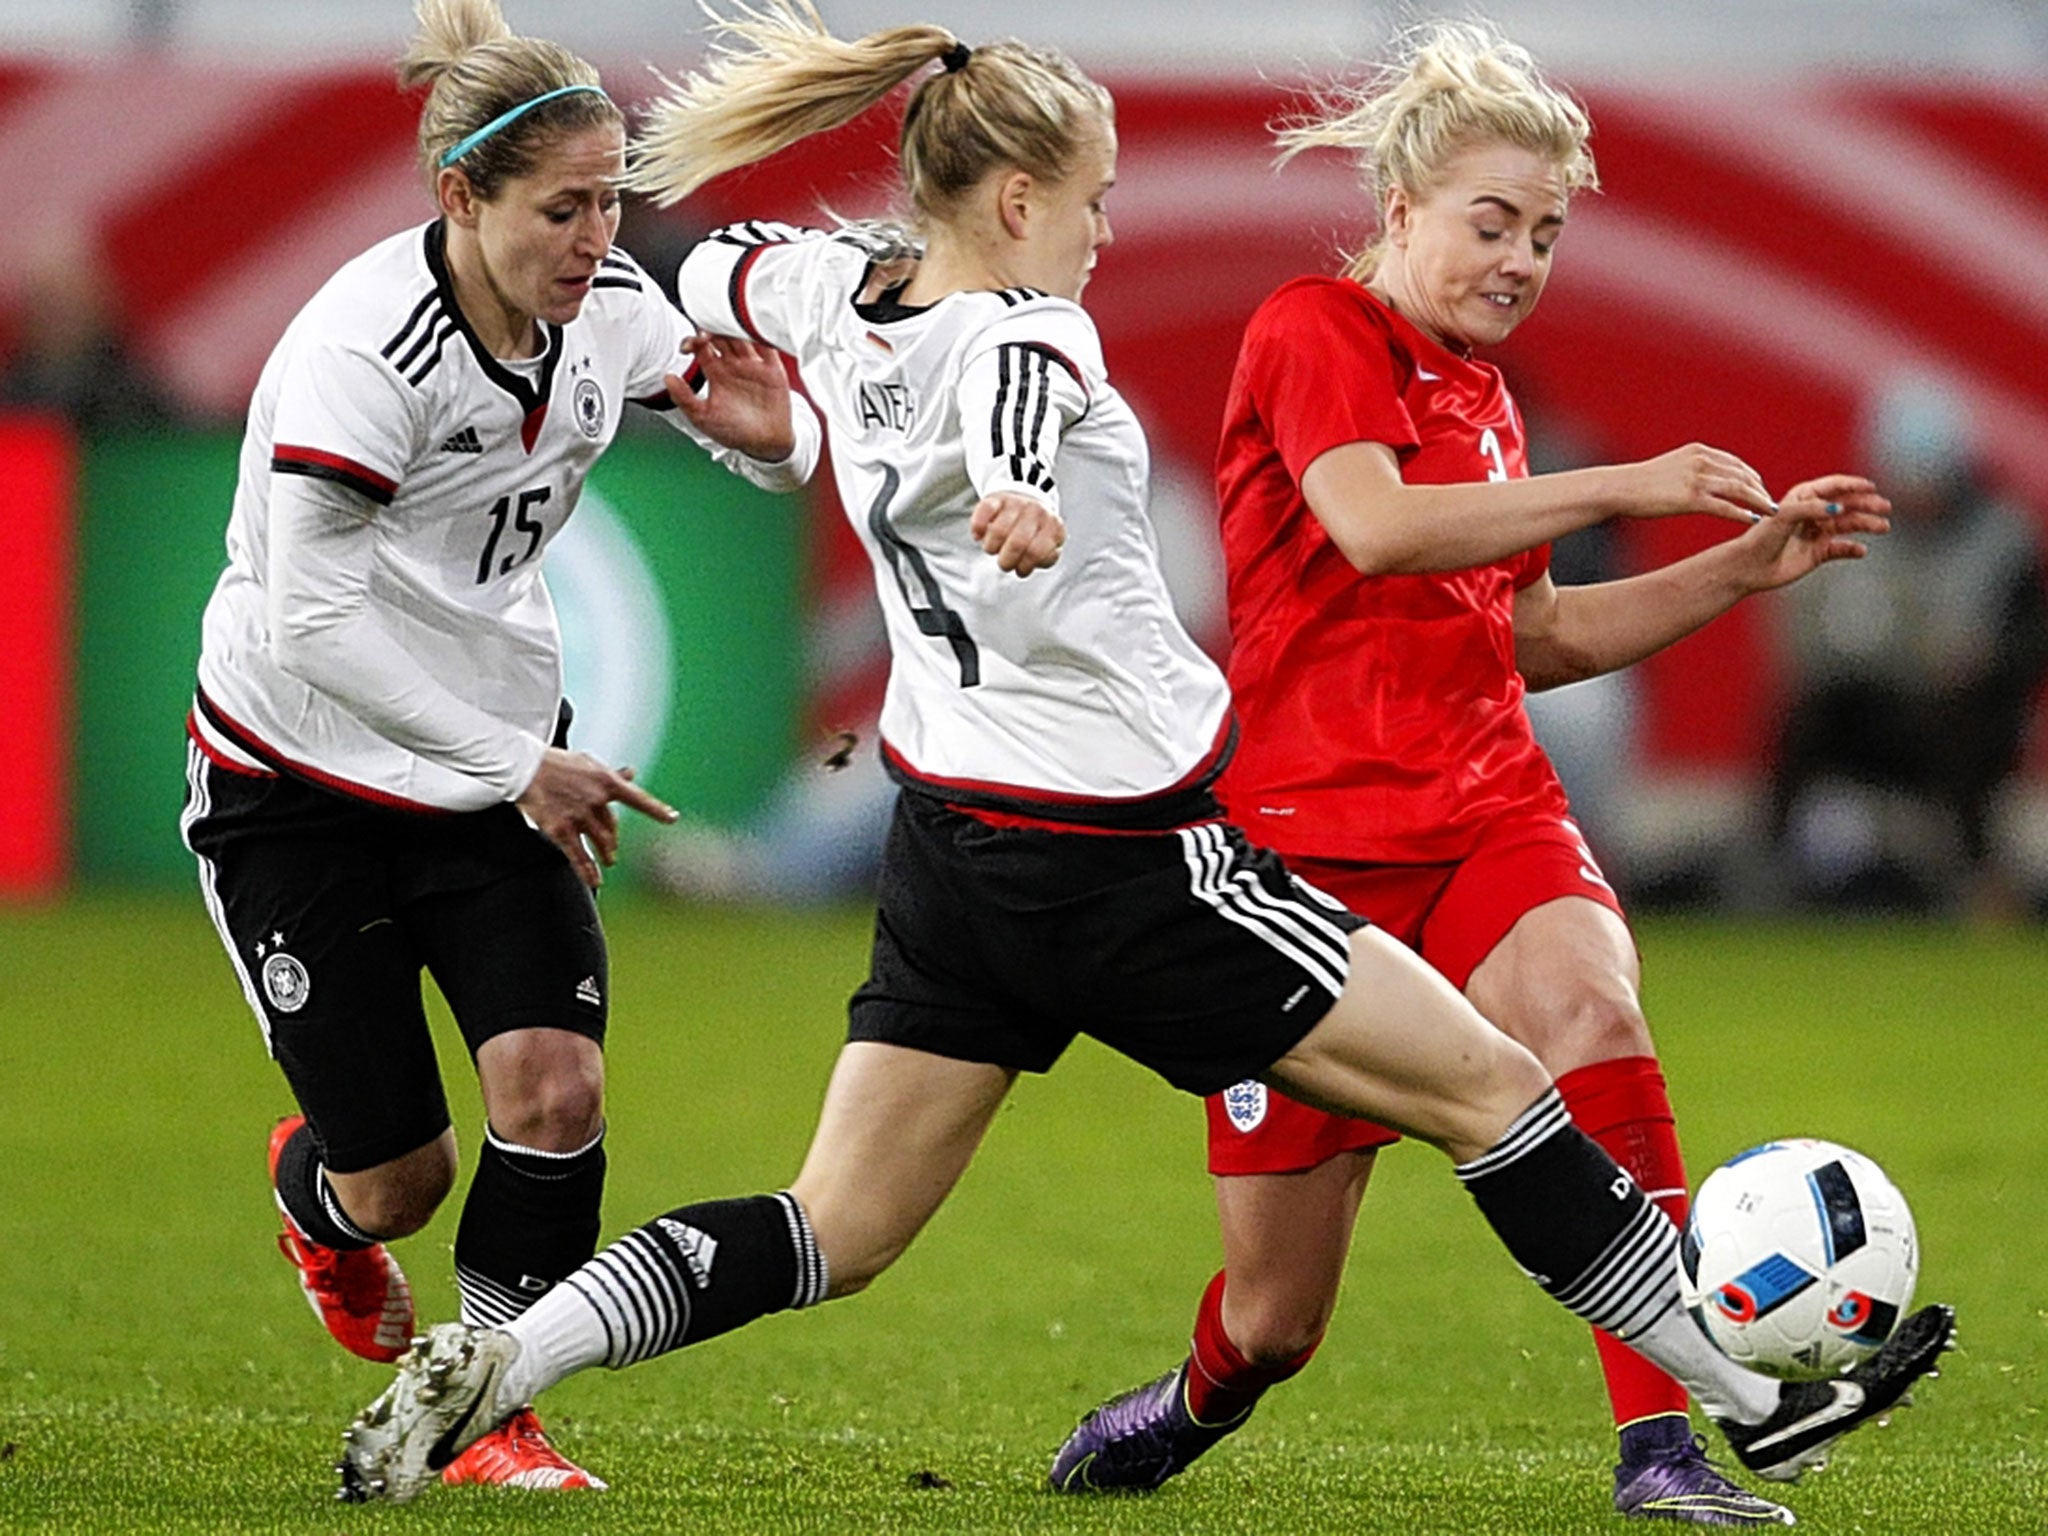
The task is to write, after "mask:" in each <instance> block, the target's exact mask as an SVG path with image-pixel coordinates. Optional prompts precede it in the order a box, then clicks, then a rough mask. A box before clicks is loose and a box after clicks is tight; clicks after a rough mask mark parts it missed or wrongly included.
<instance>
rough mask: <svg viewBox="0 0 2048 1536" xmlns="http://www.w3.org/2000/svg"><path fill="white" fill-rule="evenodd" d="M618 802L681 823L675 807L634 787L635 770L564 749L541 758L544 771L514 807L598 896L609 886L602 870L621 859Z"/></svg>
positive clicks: (550, 750) (539, 771) (537, 771)
mask: <svg viewBox="0 0 2048 1536" xmlns="http://www.w3.org/2000/svg"><path fill="white" fill-rule="evenodd" d="M615 802H616V803H617V804H619V805H625V806H630V807H631V808H632V809H634V810H636V811H638V812H640V814H641V815H643V816H651V817H653V818H654V819H655V820H656V821H660V822H672V821H674V820H675V819H676V813H675V810H674V808H673V807H671V806H668V805H666V804H664V803H663V802H661V801H660V800H657V799H655V798H654V796H652V795H650V794H649V793H648V792H647V791H646V790H644V789H642V788H641V787H640V786H639V785H638V784H635V783H634V782H633V770H632V769H631V768H619V769H612V768H608V767H606V766H605V765H604V764H603V763H601V762H599V761H598V760H597V759H596V758H594V757H592V756H591V755H590V754H589V753H588V752H569V751H565V750H563V749H562V748H560V747H549V748H548V749H547V751H546V752H544V753H543V754H542V755H541V760H540V767H539V768H537V769H535V770H534V775H533V779H532V781H531V782H530V783H528V784H527V786H526V788H525V789H524V790H522V791H521V792H520V794H519V798H518V799H517V800H516V801H515V802H514V804H516V805H517V806H518V807H519V809H520V810H522V811H524V812H525V813H526V816H527V819H528V820H530V821H531V822H532V823H533V824H534V825H535V826H536V827H538V828H539V829H540V831H541V834H542V836H544V837H546V838H547V840H548V841H549V842H551V843H553V844H554V845H555V846H556V847H557V848H559V849H561V850H562V852H563V853H564V854H565V855H566V856H567V857H568V860H569V862H570V863H571V864H573V865H574V866H575V867H576V873H577V874H579V875H581V876H582V877H583V883H584V884H585V885H587V886H589V887H590V888H591V889H592V890H596V889H597V888H598V887H599V886H600V885H602V884H603V883H604V870H603V869H600V868H599V866H600V865H603V866H604V867H605V868H609V867H610V866H611V865H612V864H613V863H614V862H615V861H616V860H617V858H618V856H619V818H618V814H617V813H616V812H615V811H613V809H612V806H613V804H614V803H615ZM593 855H595V857H593Z"/></svg>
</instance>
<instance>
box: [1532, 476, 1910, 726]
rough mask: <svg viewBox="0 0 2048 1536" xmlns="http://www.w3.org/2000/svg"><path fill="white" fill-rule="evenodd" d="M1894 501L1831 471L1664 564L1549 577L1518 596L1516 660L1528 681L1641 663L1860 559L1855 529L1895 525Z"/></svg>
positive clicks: (1555, 682) (1575, 678)
mask: <svg viewBox="0 0 2048 1536" xmlns="http://www.w3.org/2000/svg"><path fill="white" fill-rule="evenodd" d="M1890 512H1891V503H1890V502H1888V501H1886V500H1885V498H1884V497H1883V496H1881V495H1879V494H1878V490H1877V487H1876V486H1875V485H1873V484H1872V483H1871V482H1870V481H1868V480H1865V479H1862V478H1861V477H1859V476H1856V475H1824V476H1822V477H1821V478H1819V479H1817V480H1808V481H1804V482H1802V483H1800V484H1799V485H1796V486H1794V487H1793V488H1792V489H1791V490H1789V491H1787V492H1786V493H1785V499H1784V501H1783V502H1782V503H1780V505H1779V510H1778V512H1777V514H1776V515H1775V516H1772V517H1766V518H1763V519H1760V520H1759V521H1757V522H1755V523H1753V524H1751V526H1750V527H1749V528H1748V529H1747V530H1746V531H1744V532H1743V533H1742V535H1741V536H1740V537H1738V538H1733V539H1728V540H1725V541H1724V542H1722V543H1720V544H1716V545H1714V546H1712V547H1711V548H1708V549H1703V550H1701V551H1700V552H1699V553H1698V554H1695V555H1690V556H1687V557H1686V558H1685V559H1683V560H1677V561H1673V562H1672V563H1671V564H1670V565H1667V566H1663V567H1661V568H1660V569H1658V570H1654V571H1647V572H1645V573H1644V574H1643V575H1641V576H1631V577H1629V578H1627V579H1626V580H1623V581H1607V582H1599V583H1597V584H1594V585H1590V586H1582V587H1557V586H1554V585H1553V584H1552V583H1551V581H1550V578H1549V577H1548V576H1545V577H1543V578H1541V579H1540V580H1538V581H1536V582H1534V583H1532V584H1531V585H1530V586H1529V587H1527V588H1525V589H1524V590H1523V591H1522V592H1521V593H1520V594H1518V595H1517V597H1516V599H1515V665H1516V666H1517V668H1519V669H1520V671H1521V673H1522V676H1523V678H1524V679H1525V680H1526V681H1527V683H1528V685H1529V687H1530V688H1531V689H1535V690H1541V689H1545V688H1556V687H1559V686H1562V685H1563V684H1565V683H1576V682H1581V681H1583V680H1584V679H1586V678H1589V677H1597V676H1599V675H1600V674H1601V673H1603V672H1613V671H1616V670H1618V669H1619V668H1622V667H1626V666H1630V665H1632V664H1633V663H1635V662H1638V661H1641V660H1642V659H1643V658H1644V657H1645V656H1649V655H1653V654H1655V653H1656V652H1658V651H1661V650H1662V649H1664V647H1665V646H1667V645H1670V644H1671V643H1672V642H1673V641H1676V640H1680V639H1683V638H1684V637H1685V636H1687V635H1689V634H1691V633H1692V632H1693V631H1694V630H1696V629H1698V628H1700V627H1701V626H1702V625H1704V624H1706V623H1708V622H1709V621H1710V620H1712V619H1714V618H1716V617H1718V616H1719V615H1721V614H1723V613H1726V612H1727V611H1728V610H1729V609H1730V608H1732V607H1734V606H1735V604H1737V603H1739V602H1740V601H1742V599H1743V598H1745V597H1748V596H1750V595H1751V594H1753V593H1757V592H1768V591H1771V590H1772V589H1774V588H1777V587H1782V586H1786V585H1788V584H1790V583H1791V582H1794V581H1797V580H1799V579H1800V578H1801V577H1802V576H1806V575H1809V574H1810V573H1812V572H1814V571H1816V570H1819V569H1820V567H1821V566H1823V565H1827V564H1829V563H1830V562H1832V561H1836V560H1855V559H1859V558H1861V557H1862V555H1863V546H1862V545H1861V544H1860V543H1858V542H1857V539H1856V537H1855V536H1858V535H1861V536H1870V535H1876V534H1881V533H1884V532H1886V531H1887V530H1888V529H1889V528H1890V527H1891V521H1890V516H1889V514H1890Z"/></svg>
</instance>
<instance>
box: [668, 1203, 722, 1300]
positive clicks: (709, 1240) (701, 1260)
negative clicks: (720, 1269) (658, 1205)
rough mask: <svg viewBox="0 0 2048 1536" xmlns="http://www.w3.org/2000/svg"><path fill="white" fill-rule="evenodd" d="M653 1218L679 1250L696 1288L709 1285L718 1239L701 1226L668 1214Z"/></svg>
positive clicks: (699, 1288)
mask: <svg viewBox="0 0 2048 1536" xmlns="http://www.w3.org/2000/svg"><path fill="white" fill-rule="evenodd" d="M654 1220H655V1224H656V1225H657V1226H659V1227H660V1228H661V1230H662V1231H663V1232H665V1233H667V1234H668V1239H669V1241H670V1242H672V1243H674V1244H675V1245H676V1247H677V1249H678V1250H679V1251H680V1254H681V1257H682V1261H683V1265H684V1267H685V1268H687V1269H688V1270H689V1271H690V1278H691V1279H693V1280H694V1281H696V1282H697V1289H698V1290H700V1291H701V1290H703V1289H704V1288H705V1287H707V1286H709V1285H710V1284H711V1265H712V1263H713V1262H714V1261H715V1260H716V1259H717V1258H718V1239H717V1238H715V1237H713V1236H712V1235H711V1234H710V1233H709V1232H706V1231H704V1230H703V1229H702V1228H701V1227H693V1226H691V1225H690V1224H689V1223H687V1222H682V1221H677V1220H675V1219H674V1218H673V1217H670V1216H657V1217H655V1219H654Z"/></svg>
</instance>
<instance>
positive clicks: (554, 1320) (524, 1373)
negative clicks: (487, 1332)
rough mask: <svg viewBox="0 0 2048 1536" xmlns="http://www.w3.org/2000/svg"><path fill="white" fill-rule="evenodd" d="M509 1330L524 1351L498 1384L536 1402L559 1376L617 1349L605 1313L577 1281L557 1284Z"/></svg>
mask: <svg viewBox="0 0 2048 1536" xmlns="http://www.w3.org/2000/svg"><path fill="white" fill-rule="evenodd" d="M504 1331H505V1332H506V1333H509V1334H511V1335H512V1337H513V1338H514V1339H517V1340H518V1341H519V1357H518V1358H517V1359H516V1360H514V1361H513V1362H512V1365H511V1368H510V1369H509V1370H507V1371H506V1372H505V1376H504V1379H503V1381H502V1382H501V1383H500V1385H499V1388H498V1390H499V1392H500V1393H501V1394H503V1396H504V1398H505V1400H506V1401H508V1402H513V1403H530V1402H532V1401H533V1400H534V1399H535V1398H536V1397H538V1396H539V1395H540V1394H541V1393H543V1392H545V1391H546V1390H547V1389H548V1388H549V1387H552V1386H553V1385H554V1384H555V1383H556V1382H558V1381H563V1380H566V1379H567V1378H569V1377H571V1376H574V1375H575V1374H576V1373H577V1372H578V1371H586V1370H588V1369H590V1367H591V1366H593V1365H603V1364H604V1362H605V1359H606V1357H607V1355H608V1354H609V1353H610V1351H611V1338H610V1336H609V1335H608V1334H607V1333H606V1332H605V1326H604V1319H603V1318H602V1317H600V1316H599V1315H598V1313H597V1309H596V1308H595V1307H593V1306H591V1304H590V1303H589V1302H587V1301H585V1300H584V1299H583V1296H582V1294H581V1293H580V1292H579V1291H578V1290H577V1289H576V1287H575V1286H573V1285H557V1286H555V1287H554V1288H553V1289H552V1290H550V1291H549V1292H548V1293H547V1295H545V1296H543V1297H541V1299H540V1300H539V1301H536V1302H535V1303H534V1304H533V1305H532V1306H530V1307H528V1308H527V1309H526V1310H525V1311H524V1312H522V1313H521V1314H520V1315H519V1316H517V1317H515V1318H513V1319H512V1321H511V1322H509V1323H506V1324H505V1325H504Z"/></svg>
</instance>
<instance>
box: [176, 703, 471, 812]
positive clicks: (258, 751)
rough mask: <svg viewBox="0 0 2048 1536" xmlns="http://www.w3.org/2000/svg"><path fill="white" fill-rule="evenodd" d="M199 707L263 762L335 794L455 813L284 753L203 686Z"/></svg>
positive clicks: (214, 724) (390, 807) (396, 807)
mask: <svg viewBox="0 0 2048 1536" xmlns="http://www.w3.org/2000/svg"><path fill="white" fill-rule="evenodd" d="M199 708H200V709H201V710H203V711H204V712H205V714H206V720H207V723H208V724H209V725H211V726H212V727H213V728H214V729H215V730H217V731H219V732H220V733H221V735H223V736H225V737H227V738H228V740H230V741H232V742H233V743H234V744H235V745H236V746H238V747H240V748H241V749H242V750H243V751H244V752H246V753H248V754H249V755H250V756H251V757H260V758H262V759H263V760H264V761H265V762H271V763H275V764H277V766H278V767H280V768H282V769H285V770H287V771H289V772H290V773H291V774H293V775H294V776H295V777H297V778H301V779H304V780H306V781H307V782H308V783H311V784H318V785H319V786H320V787H321V788H322V789H331V790H333V791H334V792H335V793H336V794H338V795H347V796H348V797H349V798H350V799H351V800H363V801H367V802H368V803H369V804H371V805H381V806H383V807H384V808H385V809H386V810H392V811H411V812H413V813H414V814H416V815H421V816H452V815H454V814H455V813H454V812H453V811H451V810H449V809H448V808H447V807H446V806H445V805H428V804H426V803H425V802H424V801H421V800H408V799H406V798H405V796H403V795H394V794H392V793H390V792H389V791H388V790H382V789H372V788H371V787H370V786H369V785H367V784H358V783H356V782H355V781H354V780H353V779H344V778H342V777H340V776H339V775H337V774H332V773H328V772H327V771H326V770H324V769H320V768H315V767H313V766H312V765H311V764H310V763H302V762H300V761H299V760H298V759H297V758H292V757H287V756H285V755H284V753H282V752H280V751H278V750H277V748H275V747H273V746H271V745H270V743H269V742H267V741H265V740H264V739H263V738H262V737H261V736H258V735H257V734H256V733H255V732H254V731H252V730H250V729H249V727H247V726H246V725H244V724H242V722H241V721H239V720H237V719H236V718H235V717H234V716H233V715H231V714H229V713H228V712H227V711H226V710H224V709H222V708H221V707H220V706H219V705H218V704H216V703H215V702H214V701H213V700H212V699H210V698H208V697H207V696H206V690H204V689H201V690H200V691H199Z"/></svg>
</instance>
